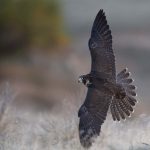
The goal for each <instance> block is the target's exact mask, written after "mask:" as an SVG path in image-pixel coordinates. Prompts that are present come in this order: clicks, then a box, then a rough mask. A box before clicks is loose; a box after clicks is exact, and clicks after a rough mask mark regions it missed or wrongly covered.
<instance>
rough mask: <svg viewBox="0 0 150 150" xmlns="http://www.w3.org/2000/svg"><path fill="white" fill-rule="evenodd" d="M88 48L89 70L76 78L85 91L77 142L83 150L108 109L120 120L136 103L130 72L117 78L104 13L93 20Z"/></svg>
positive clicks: (80, 111)
mask: <svg viewBox="0 0 150 150" xmlns="http://www.w3.org/2000/svg"><path fill="white" fill-rule="evenodd" d="M88 46H89V50H90V54H91V60H92V64H91V71H90V73H89V74H87V75H81V76H80V77H79V79H78V81H79V82H82V83H83V84H84V85H86V86H87V88H88V91H87V95H86V98H85V101H84V103H83V104H82V105H81V107H80V109H79V111H78V117H79V118H80V120H79V137H80V143H81V145H82V146H83V147H85V148H89V147H90V146H91V145H92V143H93V142H94V140H95V137H97V136H99V134H100V131H101V125H102V124H103V123H104V121H105V119H106V116H107V112H108V109H109V108H110V111H111V114H112V118H113V120H114V121H120V120H121V119H123V120H125V119H126V116H128V117H130V116H131V113H132V112H133V111H134V110H133V107H134V106H135V104H136V103H137V100H136V99H135V96H136V92H135V89H136V87H135V86H134V85H132V82H133V80H132V79H131V78H130V72H128V70H127V68H126V69H123V70H122V71H121V72H120V73H118V74H117V75H116V67H115V56H114V53H113V48H112V35H111V30H110V29H109V25H108V24H107V20H106V16H105V13H104V11H103V10H100V11H99V12H98V14H97V16H96V18H95V21H94V23H93V27H92V31H91V37H90V39H89V43H88Z"/></svg>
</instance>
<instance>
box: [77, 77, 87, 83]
mask: <svg viewBox="0 0 150 150" xmlns="http://www.w3.org/2000/svg"><path fill="white" fill-rule="evenodd" d="M78 82H79V83H83V84H86V82H87V80H86V78H85V76H84V75H81V76H79V78H78Z"/></svg>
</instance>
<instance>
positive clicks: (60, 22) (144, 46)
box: [0, 0, 150, 150]
mask: <svg viewBox="0 0 150 150" xmlns="http://www.w3.org/2000/svg"><path fill="white" fill-rule="evenodd" d="M149 8H150V1H148V0H143V1H140V0H126V1H123V0H111V1H110V0H107V1H106V0H92V1H91V0H82V1H81V0H1V1H0V82H1V85H2V88H1V90H2V91H5V90H6V91H7V90H8V87H7V88H3V86H4V85H3V83H5V82H7V83H8V84H9V85H10V86H11V89H13V91H14V93H15V98H14V100H13V103H11V105H10V106H9V107H10V108H12V107H15V113H14V110H11V109H10V110H11V111H10V112H9V111H8V113H10V114H12V113H14V114H15V115H14V117H15V116H16V114H17V115H18V112H20V111H21V113H22V111H23V110H24V112H25V113H27V112H31V111H32V113H33V112H36V113H39V112H40V113H41V112H42V113H43V112H45V110H46V111H48V113H50V114H51V115H52V116H51V117H52V118H53V119H54V120H55V119H56V120H57V118H59V117H58V116H60V115H61V116H63V117H61V118H65V117H66V116H67V115H69V116H70V115H71V118H75V120H77V121H78V119H77V117H76V115H77V110H78V108H79V106H80V105H81V103H82V102H83V101H84V98H85V94H86V88H85V87H84V86H83V85H79V84H78V82H77V80H78V76H79V75H81V74H86V73H88V72H89V71H90V64H91V60H90V53H89V50H88V44H87V43H88V39H89V36H90V30H91V26H92V24H93V21H94V18H95V16H96V14H97V12H98V11H99V9H104V11H105V13H106V16H107V20H108V24H109V25H110V28H111V30H112V35H113V49H114V53H115V56H116V67H117V72H119V71H121V70H122V69H124V68H125V67H128V68H129V71H130V72H131V73H132V77H133V78H134V79H135V85H136V86H137V87H138V89H137V93H138V97H137V98H138V101H139V103H138V105H137V107H136V109H135V113H134V114H133V117H132V118H129V120H128V121H129V122H131V123H132V125H133V126H134V122H133V120H134V119H137V118H139V116H140V115H141V114H146V115H149V114H150V109H149V108H150V100H149V87H150V80H149V76H150V60H149V58H150V19H149V18H150V9H149ZM4 87H5V86H4ZM3 89H4V90H3ZM8 91H9V90H8ZM2 93H3V92H2ZM4 93H5V92H4ZM8 93H9V92H8ZM6 97H7V92H6ZM2 99H3V100H4V99H6V98H2ZM8 99H9V98H8ZM10 99H12V98H11V96H10ZM36 113H35V114H36ZM6 114H7V113H6ZM30 115H31V114H30ZM6 116H7V115H6ZM8 116H9V115H8ZM8 116H7V117H5V119H6V120H7V121H3V122H2V123H1V126H5V125H6V122H8V123H9V122H12V120H11V119H10V120H9V119H7V118H9V117H8ZM20 117H21V116H20ZM34 117H37V116H36V115H35V116H34ZM51 117H49V119H50V118H51ZM10 118H11V117H10ZM15 118H16V117H15ZM31 118H32V117H31ZM5 119H4V120H5ZM8 120H9V121H8ZM24 120H28V118H26V119H24ZM37 120H38V121H39V120H40V119H39V118H38V117H37ZM110 120H111V119H110ZM32 121H33V120H32V119H31V120H28V124H30V122H32ZM38 121H37V122H38ZM63 121H64V120H63ZM77 121H75V122H77ZM111 121H112V120H111ZM128 121H127V122H128ZM142 121H143V120H142ZM54 122H55V121H54ZM64 122H65V121H64ZM139 122H140V121H139ZM139 122H138V123H139ZM136 123H137V122H136ZM57 124H59V122H57ZM12 126H13V125H12ZM67 126H68V125H66V124H64V128H65V130H66V128H67ZM129 126H130V125H129ZM129 126H127V128H128V127H129ZM17 127H18V125H17ZM73 127H74V129H77V123H75V125H73ZM3 128H4V127H3ZM5 128H6V129H5V130H6V131H5V133H7V132H9V131H8V128H7V127H5ZM10 128H11V126H10ZM31 128H33V127H31ZM55 128H56V130H59V129H61V126H57V127H55ZM114 128H115V127H114ZM127 128H125V127H124V129H125V130H126V129H127ZM13 129H14V130H16V126H14V128H13ZM17 129H18V128H17ZM69 129H70V128H68V130H69ZM51 130H53V129H51ZM31 131H32V130H31ZM71 131H72V130H71ZM75 131H77V130H75ZM75 131H74V130H73V131H72V132H73V133H74V132H75ZM24 132H26V130H25V131H24ZM24 132H23V133H24ZM47 132H48V131H47ZM47 132H45V134H44V135H45V136H46V134H47ZM50 132H52V131H50ZM68 132H70V130H69V131H68ZM147 132H148V131H147ZM23 133H22V134H23ZM73 133H71V135H74V134H73ZM68 134H69V133H68ZM68 134H67V139H66V141H67V140H69V139H70V136H71V135H70V136H69V137H68ZM112 134H113V133H112ZM147 134H148V133H147ZM4 135H5V134H4ZM4 135H3V140H4V141H5V140H6V139H5V138H4V137H5V136H4ZM13 136H14V135H13ZM13 136H12V137H13ZM53 136H54V134H53V135H51V138H52V137H53ZM73 137H74V136H73ZM129 137H130V136H129ZM147 137H149V138H150V133H149V135H147ZM1 138H2V136H1ZM20 138H22V141H23V142H24V141H25V139H24V138H23V135H22V136H21V137H20ZM47 138H48V137H47ZM75 138H78V137H76V136H75ZM147 139H148V138H147ZM59 140H60V141H61V139H59ZM10 141H11V138H10ZM4 143H5V142H4ZM10 143H11V142H10ZM77 143H78V142H77ZM141 143H142V142H141ZM143 143H145V142H144V141H143ZM66 144H67V142H66ZM71 144H72V143H71ZM78 144H79V143H78ZM107 144H108V143H107V142H106V143H104V145H107ZM117 144H118V143H117ZM146 144H150V141H149V143H148V142H147V143H146ZM4 145H5V144H4ZM6 145H7V144H6ZM24 145H28V144H24ZM52 145H53V144H52ZM104 145H103V146H104ZM29 146H31V145H30V144H29ZM57 146H58V145H57ZM130 146H131V145H130ZM130 146H129V147H130ZM55 147H56V145H55V144H54V145H53V147H51V148H49V149H52V148H55ZM129 147H128V148H129ZM57 148H59V149H67V148H66V147H63V146H62V147H61V146H60V147H57ZM73 148H74V147H73V145H72V149H73ZM131 148H132V147H131ZM2 149H6V148H5V146H4V147H3V148H2ZM7 149H9V148H7ZM14 149H15V148H14ZM17 149H20V148H17ZM26 149H29V148H26ZM31 149H32V148H31ZM35 149H36V148H35ZM37 149H38V148H37ZM45 149H46V148H45ZM74 149H80V148H79V147H78V148H74ZM112 149H113V148H112ZM126 149H127V148H126ZM108 150H109V148H108ZM110 150H111V148H110ZM114 150H117V148H114ZM139 150H140V149H139Z"/></svg>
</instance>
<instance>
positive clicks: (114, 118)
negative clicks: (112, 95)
mask: <svg viewBox="0 0 150 150" xmlns="http://www.w3.org/2000/svg"><path fill="white" fill-rule="evenodd" d="M114 108H115V107H114V103H113V102H112V104H111V105H110V111H111V114H112V118H113V120H114V121H116V113H115V109H114Z"/></svg>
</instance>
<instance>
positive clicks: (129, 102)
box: [110, 69, 137, 121]
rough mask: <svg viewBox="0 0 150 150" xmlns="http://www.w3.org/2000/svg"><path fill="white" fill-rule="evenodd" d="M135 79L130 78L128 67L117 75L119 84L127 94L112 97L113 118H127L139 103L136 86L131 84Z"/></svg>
mask: <svg viewBox="0 0 150 150" xmlns="http://www.w3.org/2000/svg"><path fill="white" fill-rule="evenodd" d="M132 82H133V79H132V78H130V73H129V72H127V69H123V70H122V71H121V72H120V73H118V75H117V84H119V85H121V86H122V87H123V88H124V90H125V93H126V96H125V97H124V98H122V99H117V98H116V97H114V98H113V99H112V102H111V105H110V110H111V114H112V118H113V120H114V121H115V120H117V121H120V119H124V120H125V119H126V116H128V117H130V116H131V113H132V112H133V111H134V110H133V107H134V106H135V104H136V103H137V100H136V99H135V98H134V96H136V92H135V90H136V86H135V85H133V84H131V83H132Z"/></svg>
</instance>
